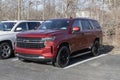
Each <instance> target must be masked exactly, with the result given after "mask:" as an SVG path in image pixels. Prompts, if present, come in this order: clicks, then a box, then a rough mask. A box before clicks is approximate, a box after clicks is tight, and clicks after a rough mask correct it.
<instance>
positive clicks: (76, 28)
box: [72, 26, 80, 33]
mask: <svg viewBox="0 0 120 80" xmlns="http://www.w3.org/2000/svg"><path fill="white" fill-rule="evenodd" d="M72 31H73V33H74V32H79V31H80V27H78V26H74V27H73V29H72Z"/></svg>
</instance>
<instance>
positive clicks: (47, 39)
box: [41, 37, 55, 42]
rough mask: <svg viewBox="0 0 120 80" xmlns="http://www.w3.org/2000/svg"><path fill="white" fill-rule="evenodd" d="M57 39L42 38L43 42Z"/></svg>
mask: <svg viewBox="0 0 120 80" xmlns="http://www.w3.org/2000/svg"><path fill="white" fill-rule="evenodd" d="M54 40H55V37H47V38H41V41H43V42H44V41H54Z"/></svg>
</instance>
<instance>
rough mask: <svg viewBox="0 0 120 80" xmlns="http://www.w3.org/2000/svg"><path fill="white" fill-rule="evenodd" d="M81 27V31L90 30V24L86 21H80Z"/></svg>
mask: <svg viewBox="0 0 120 80" xmlns="http://www.w3.org/2000/svg"><path fill="white" fill-rule="evenodd" d="M81 25H82V29H83V30H90V29H91V24H90V22H89V21H88V20H81Z"/></svg>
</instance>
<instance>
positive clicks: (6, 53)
mask: <svg viewBox="0 0 120 80" xmlns="http://www.w3.org/2000/svg"><path fill="white" fill-rule="evenodd" d="M11 55H12V46H11V45H10V44H9V43H8V42H3V43H1V44H0V58H1V59H7V58H9V57H11Z"/></svg>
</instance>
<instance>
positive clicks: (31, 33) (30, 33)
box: [17, 30, 67, 37]
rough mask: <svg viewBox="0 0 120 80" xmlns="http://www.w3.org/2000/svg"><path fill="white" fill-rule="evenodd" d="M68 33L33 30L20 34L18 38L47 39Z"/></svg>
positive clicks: (65, 31) (63, 31) (64, 31)
mask: <svg viewBox="0 0 120 80" xmlns="http://www.w3.org/2000/svg"><path fill="white" fill-rule="evenodd" d="M64 33H67V30H33V31H27V32H23V33H19V34H18V35H17V36H23V37H46V36H55V35H58V34H64Z"/></svg>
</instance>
